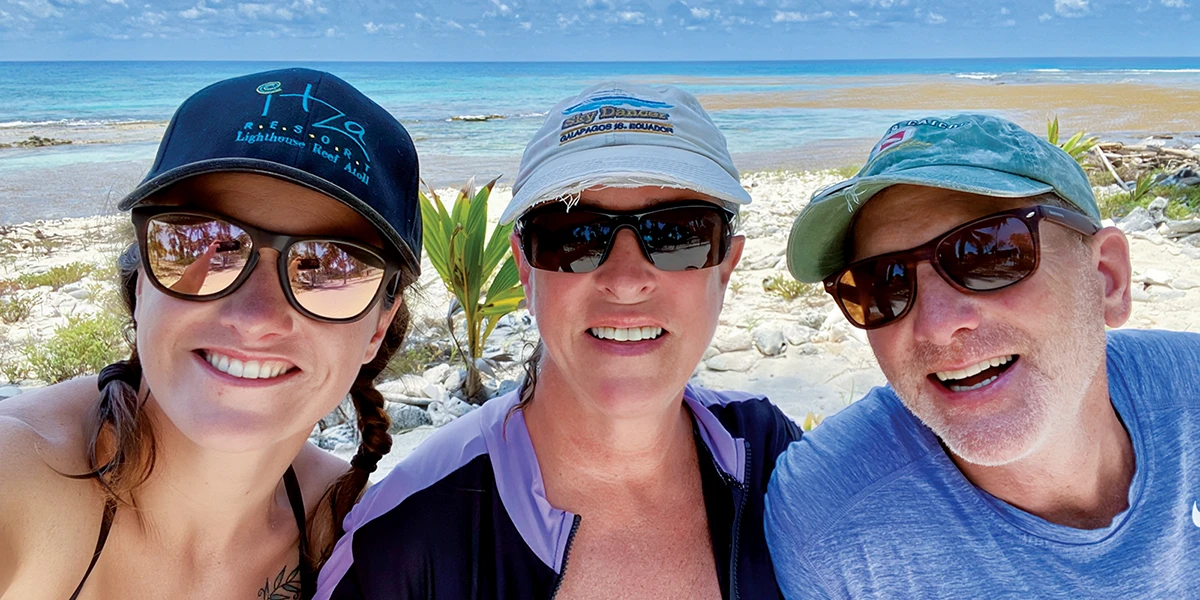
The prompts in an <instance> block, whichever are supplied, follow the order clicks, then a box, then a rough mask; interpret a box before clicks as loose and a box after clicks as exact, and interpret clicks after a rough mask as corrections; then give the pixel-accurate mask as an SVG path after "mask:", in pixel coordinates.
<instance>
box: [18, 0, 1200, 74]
mask: <svg viewBox="0 0 1200 600" xmlns="http://www.w3.org/2000/svg"><path fill="white" fill-rule="evenodd" d="M1198 17H1200V0H1132V1H1119V0H994V1H986V0H984V1H978V2H975V1H971V2H967V1H958V2H943V1H938V0H729V1H720V2H718V1H710V0H686V1H685V0H524V1H523V0H402V1H399V2H380V1H375V0H255V1H244V0H165V1H157V0H156V1H152V2H146V1H145V0H0V60H89V59H102V60H137V59H142V60H159V59H174V60H179V59H195V60H308V61H311V60H385V61H406V60H503V61H509V60H555V61H576V60H804V59H837V58H926V57H928V58H953V57H1007V56H1012V57H1029V56H1196V55H1200V42H1198V41H1197V40H1198V39H1200V34H1198V33H1197V26H1198V25H1200V18H1198Z"/></svg>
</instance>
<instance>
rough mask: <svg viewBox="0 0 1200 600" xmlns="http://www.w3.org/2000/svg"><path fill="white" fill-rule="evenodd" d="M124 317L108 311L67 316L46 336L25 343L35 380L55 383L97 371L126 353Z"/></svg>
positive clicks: (26, 356)
mask: <svg viewBox="0 0 1200 600" xmlns="http://www.w3.org/2000/svg"><path fill="white" fill-rule="evenodd" d="M124 329H125V318H124V317H120V316H117V315H114V314H111V313H100V314H97V315H92V316H76V317H69V318H68V319H67V323H66V324H65V325H63V326H62V327H59V328H58V329H55V330H54V333H53V334H52V335H51V336H50V338H49V339H47V340H43V341H30V342H27V343H26V345H25V360H26V362H27V363H28V365H29V372H30V373H31V374H32V375H33V377H34V378H35V379H39V380H42V381H45V382H48V383H58V382H59V381H65V380H67V379H71V378H72V377H79V376H80V375H91V374H95V373H99V372H100V369H103V368H104V367H105V366H107V365H109V364H111V363H113V362H115V361H118V360H121V359H122V358H124V357H125V356H126V355H128V353H129V345H128V343H127V342H126V341H125V338H124Z"/></svg>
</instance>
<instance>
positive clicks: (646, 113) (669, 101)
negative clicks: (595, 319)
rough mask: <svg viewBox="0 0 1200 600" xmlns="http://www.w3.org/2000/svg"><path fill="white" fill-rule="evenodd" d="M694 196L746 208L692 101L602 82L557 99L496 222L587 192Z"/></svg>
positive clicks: (717, 142) (745, 197)
mask: <svg viewBox="0 0 1200 600" xmlns="http://www.w3.org/2000/svg"><path fill="white" fill-rule="evenodd" d="M648 185H656V186H662V187H671V188H681V189H688V190H693V191H696V192H700V193H702V194H705V195H707V196H712V197H713V198H717V199H719V200H721V201H722V202H723V203H724V204H725V205H726V207H727V208H729V209H730V210H733V211H735V212H736V210H737V207H738V206H740V205H742V204H749V203H750V194H749V193H748V192H746V190H745V189H744V188H742V184H741V183H740V180H739V179H738V172H737V169H736V168H735V167H734V166H733V159H732V158H731V157H730V156H729V149H728V148H727V147H726V145H725V136H723V135H721V132H720V130H718V129H717V126H716V125H715V124H714V123H713V122H712V119H710V118H709V117H708V113H706V112H704V109H703V108H702V107H701V106H700V102H699V101H697V100H696V97H695V96H693V95H691V94H689V93H687V92H685V91H683V90H681V89H679V88H676V87H672V86H669V85H655V86H651V85H636V84H631V83H621V82H607V83H601V84H598V85H594V86H592V87H590V88H588V89H586V90H584V91H583V92H581V93H580V94H578V95H576V96H572V97H570V98H567V99H565V100H563V101H562V102H559V103H558V104H557V105H555V107H554V108H553V109H552V110H551V111H550V113H549V115H548V116H547V117H546V122H545V123H543V124H542V127H541V129H539V130H538V132H537V134H536V135H535V136H534V138H533V140H532V141H530V142H529V145H528V146H526V147H525V154H523V155H522V156H521V168H520V170H519V171H518V173H517V182H516V184H515V185H513V198H512V201H511V202H509V204H508V208H506V209H504V214H503V215H501V216H500V223H502V224H504V223H511V222H513V221H514V220H516V219H517V218H518V217H520V216H521V215H522V214H523V213H524V212H525V211H527V210H529V209H530V208H532V207H533V206H535V205H537V204H540V203H542V202H546V201H550V200H556V199H560V198H570V197H572V196H574V195H576V194H578V193H579V192H581V191H583V190H585V189H588V188H591V187H595V186H609V187H640V186H648Z"/></svg>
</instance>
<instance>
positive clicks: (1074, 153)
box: [1046, 115, 1100, 164]
mask: <svg viewBox="0 0 1200 600" xmlns="http://www.w3.org/2000/svg"><path fill="white" fill-rule="evenodd" d="M1086 135H1087V132H1085V131H1080V132H1078V133H1076V134H1075V135H1073V136H1071V137H1070V138H1068V139H1067V141H1065V142H1062V143H1059V141H1058V115H1054V119H1053V120H1048V121H1046V139H1047V140H1048V141H1049V142H1050V143H1051V144H1054V145H1055V146H1058V147H1059V148H1062V149H1063V151H1065V152H1066V153H1067V154H1070V155H1071V158H1073V159H1075V162H1077V163H1079V164H1083V163H1084V161H1085V159H1086V158H1087V153H1088V152H1091V151H1092V148H1095V147H1096V144H1099V143H1100V138H1098V137H1095V136H1092V137H1089V138H1085V137H1084V136H1086Z"/></svg>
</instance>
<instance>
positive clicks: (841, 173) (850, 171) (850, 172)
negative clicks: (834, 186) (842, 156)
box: [829, 165, 863, 179]
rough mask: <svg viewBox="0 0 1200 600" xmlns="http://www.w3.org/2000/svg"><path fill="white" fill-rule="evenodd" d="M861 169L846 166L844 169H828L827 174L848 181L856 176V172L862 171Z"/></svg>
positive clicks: (859, 167)
mask: <svg viewBox="0 0 1200 600" xmlns="http://www.w3.org/2000/svg"><path fill="white" fill-rule="evenodd" d="M862 167H863V166H862V165H846V166H844V167H838V168H836V169H830V170H829V172H830V173H833V174H834V175H837V176H838V177H841V178H842V179H850V178H851V177H854V176H855V175H858V172H859V171H861V170H862Z"/></svg>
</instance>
